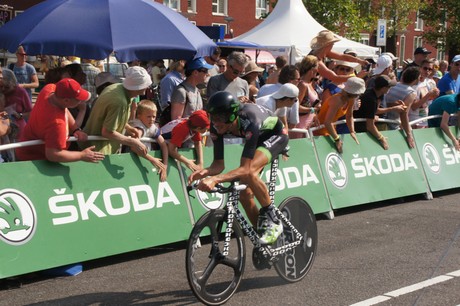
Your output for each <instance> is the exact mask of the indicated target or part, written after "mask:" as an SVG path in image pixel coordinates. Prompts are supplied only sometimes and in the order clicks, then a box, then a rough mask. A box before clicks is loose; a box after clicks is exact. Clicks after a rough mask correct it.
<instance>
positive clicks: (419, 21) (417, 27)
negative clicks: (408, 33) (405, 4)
mask: <svg viewBox="0 0 460 306" xmlns="http://www.w3.org/2000/svg"><path fill="white" fill-rule="evenodd" d="M415 30H416V31H423V19H422V18H420V11H417V18H416V20H415Z"/></svg>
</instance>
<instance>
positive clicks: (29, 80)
mask: <svg viewBox="0 0 460 306" xmlns="http://www.w3.org/2000/svg"><path fill="white" fill-rule="evenodd" d="M16 59H17V61H16V63H15V64H11V65H9V66H8V68H9V69H11V70H12V71H13V72H14V75H15V76H16V79H17V80H18V83H19V86H20V87H22V88H24V89H25V90H26V91H27V94H28V95H29V99H30V101H32V89H34V88H38V85H39V83H38V76H37V71H36V70H35V67H34V66H33V65H31V64H29V63H27V62H26V60H27V53H26V51H25V50H24V47H23V46H19V47H18V49H17V50H16Z"/></svg>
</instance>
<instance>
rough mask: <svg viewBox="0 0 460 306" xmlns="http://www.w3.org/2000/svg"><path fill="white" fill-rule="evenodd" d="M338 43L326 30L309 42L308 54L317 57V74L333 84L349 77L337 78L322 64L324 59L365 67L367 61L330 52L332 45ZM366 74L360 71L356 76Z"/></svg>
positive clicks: (332, 34) (334, 36)
mask: <svg viewBox="0 0 460 306" xmlns="http://www.w3.org/2000/svg"><path fill="white" fill-rule="evenodd" d="M338 41H340V38H338V37H337V36H336V35H334V33H332V32H331V31H328V30H323V31H321V32H319V33H318V35H317V36H316V37H314V38H313V39H312V40H311V43H310V47H311V49H312V50H311V52H310V54H312V55H315V56H316V57H318V60H319V63H318V72H319V74H320V75H321V76H323V78H327V79H328V80H330V81H333V82H345V81H346V80H347V79H348V78H350V77H351V76H338V75H337V74H335V72H334V71H332V70H330V69H329V68H327V67H326V65H325V64H324V61H325V59H326V57H328V58H332V59H336V60H342V61H347V62H353V63H359V64H360V65H361V66H364V65H367V61H365V60H362V59H359V58H357V57H354V56H352V55H349V54H343V53H337V52H334V51H332V47H333V46H334V43H336V42H338ZM366 74H367V71H362V72H360V74H358V77H361V76H364V75H366Z"/></svg>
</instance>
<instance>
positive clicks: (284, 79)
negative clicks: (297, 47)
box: [257, 65, 300, 98]
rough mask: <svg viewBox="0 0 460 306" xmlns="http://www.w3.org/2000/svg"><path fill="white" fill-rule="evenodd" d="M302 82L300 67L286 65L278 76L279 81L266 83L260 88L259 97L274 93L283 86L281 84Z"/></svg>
mask: <svg viewBox="0 0 460 306" xmlns="http://www.w3.org/2000/svg"><path fill="white" fill-rule="evenodd" d="M299 82H300V73H299V69H298V68H297V67H296V66H295V65H286V66H284V67H283V69H281V71H280V75H279V77H278V83H276V84H265V85H264V86H262V87H261V88H260V89H259V92H258V94H257V97H258V98H261V97H263V96H268V95H271V94H274V93H275V92H276V91H278V90H279V89H280V88H281V85H283V84H286V83H292V84H294V85H296V86H297V85H298V84H299Z"/></svg>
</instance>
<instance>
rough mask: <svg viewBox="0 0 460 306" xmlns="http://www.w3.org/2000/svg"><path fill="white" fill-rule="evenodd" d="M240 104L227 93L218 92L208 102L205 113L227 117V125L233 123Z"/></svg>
mask: <svg viewBox="0 0 460 306" xmlns="http://www.w3.org/2000/svg"><path fill="white" fill-rule="evenodd" d="M240 106H241V103H240V101H238V100H237V99H235V98H234V97H233V95H232V94H231V93H229V92H227V91H218V92H216V93H214V94H213V95H212V96H211V97H210V98H209V100H208V104H207V105H206V111H207V112H208V113H209V114H211V115H214V114H222V115H228V119H227V123H230V122H233V121H235V119H236V117H237V116H238V111H239V110H240Z"/></svg>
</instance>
